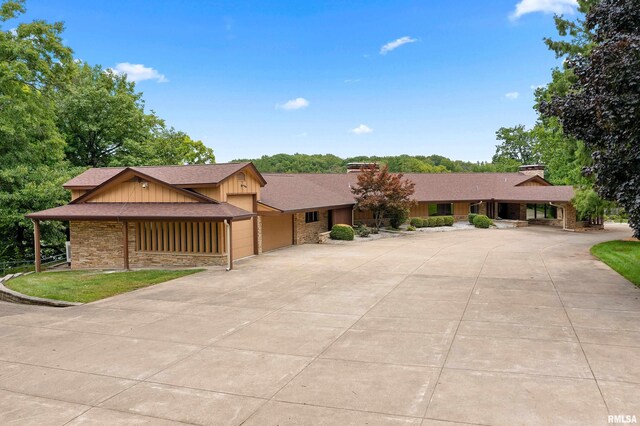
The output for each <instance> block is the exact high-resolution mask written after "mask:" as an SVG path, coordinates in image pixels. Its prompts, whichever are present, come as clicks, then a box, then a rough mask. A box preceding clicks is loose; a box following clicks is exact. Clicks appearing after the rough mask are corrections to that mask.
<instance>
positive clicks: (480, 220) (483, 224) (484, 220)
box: [473, 214, 493, 228]
mask: <svg viewBox="0 0 640 426" xmlns="http://www.w3.org/2000/svg"><path fill="white" fill-rule="evenodd" d="M473 225H474V226H475V227H476V228H488V227H490V226H491V225H493V221H492V220H491V219H489V218H488V217H487V216H485V215H483V214H479V215H477V216H476V217H475V218H473Z"/></svg>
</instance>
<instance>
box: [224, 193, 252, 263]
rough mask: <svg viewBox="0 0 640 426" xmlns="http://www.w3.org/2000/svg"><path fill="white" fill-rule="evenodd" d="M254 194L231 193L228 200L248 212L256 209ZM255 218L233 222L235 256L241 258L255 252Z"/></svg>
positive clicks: (232, 234)
mask: <svg viewBox="0 0 640 426" xmlns="http://www.w3.org/2000/svg"><path fill="white" fill-rule="evenodd" d="M253 197H254V196H253V195H229V196H227V202H228V203H229V204H232V205H234V206H236V207H240V208H241V209H244V210H246V211H248V212H252V211H254V209H253ZM254 220H255V218H252V219H249V220H242V221H238V222H233V230H232V233H231V236H232V237H231V238H232V242H231V243H232V246H233V258H234V259H240V258H242V257H247V256H251V255H253V254H255V253H254V248H253V247H254V246H253V240H254V238H253V221H254Z"/></svg>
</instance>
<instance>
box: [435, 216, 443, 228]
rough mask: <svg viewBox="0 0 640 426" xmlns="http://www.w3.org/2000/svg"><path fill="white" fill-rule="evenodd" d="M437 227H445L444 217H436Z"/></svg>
mask: <svg viewBox="0 0 640 426" xmlns="http://www.w3.org/2000/svg"><path fill="white" fill-rule="evenodd" d="M436 225H437V226H444V217H443V216H438V217H436Z"/></svg>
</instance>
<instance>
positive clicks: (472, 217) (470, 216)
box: [469, 213, 478, 225]
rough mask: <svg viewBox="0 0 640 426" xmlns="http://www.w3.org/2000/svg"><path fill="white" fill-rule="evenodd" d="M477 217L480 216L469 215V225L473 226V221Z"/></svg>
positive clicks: (475, 214)
mask: <svg viewBox="0 0 640 426" xmlns="http://www.w3.org/2000/svg"><path fill="white" fill-rule="evenodd" d="M476 216H478V214H477V213H469V223H470V224H472V225H473V219H475V218H476Z"/></svg>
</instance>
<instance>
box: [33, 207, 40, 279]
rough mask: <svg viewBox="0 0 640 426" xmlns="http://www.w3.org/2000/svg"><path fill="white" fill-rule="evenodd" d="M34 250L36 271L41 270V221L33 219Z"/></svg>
mask: <svg viewBox="0 0 640 426" xmlns="http://www.w3.org/2000/svg"><path fill="white" fill-rule="evenodd" d="M32 221H33V251H34V255H35V264H36V272H40V271H41V269H42V268H41V265H40V221H39V220H37V219H33V220H32Z"/></svg>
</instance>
